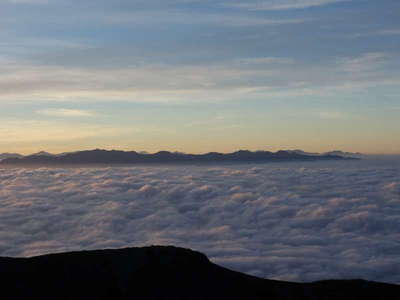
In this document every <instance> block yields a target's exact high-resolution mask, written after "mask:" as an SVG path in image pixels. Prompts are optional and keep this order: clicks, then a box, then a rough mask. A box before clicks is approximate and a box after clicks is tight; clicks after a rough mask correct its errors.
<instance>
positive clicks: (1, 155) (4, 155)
mask: <svg viewBox="0 0 400 300" xmlns="http://www.w3.org/2000/svg"><path fill="white" fill-rule="evenodd" d="M21 157H24V156H23V155H21V154H18V153H0V161H2V160H3V159H7V158H21Z"/></svg>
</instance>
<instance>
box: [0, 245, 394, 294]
mask: <svg viewBox="0 0 400 300" xmlns="http://www.w3.org/2000/svg"><path fill="white" fill-rule="evenodd" d="M0 280H1V291H0V297H1V299H4V300H20V299H24V300H26V299H29V300H39V299H40V300H58V299H60V300H61V299H63V300H64V299H71V300H100V299H104V300H105V299H110V300H125V299H127V300H128V299H129V300H131V299H138V300H156V299H158V300H160V299H174V300H175V299H182V300H183V299H185V300H192V299H193V300H195V299H196V300H200V299H215V300H225V299H226V300H228V299H229V300H236V299H237V300H239V299H240V300H243V299H249V300H252V299H268V300H275V299H276V300H277V299H282V300H283V299H284V300H347V299H348V300H350V299H351V300H369V299H370V300H379V299H382V300H398V299H400V286H397V285H391V284H384V283H376V282H368V281H363V280H347V281H346V280H344V281H341V280H339V281H321V282H316V283H303V284H301V283H291V282H283V281H274V280H267V279H261V278H257V277H253V276H249V275H246V274H242V273H239V272H234V271H231V270H228V269H226V268H223V267H220V266H218V265H215V264H213V263H211V262H210V261H209V260H208V259H207V257H206V256H205V255H203V254H201V253H199V252H195V251H191V250H188V249H182V248H176V247H171V246H168V247H162V246H152V247H144V248H127V249H119V250H97V251H83V252H71V253H61V254H50V255H45V256H38V257H33V258H0Z"/></svg>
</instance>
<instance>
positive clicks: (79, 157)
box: [0, 149, 356, 165]
mask: <svg viewBox="0 0 400 300" xmlns="http://www.w3.org/2000/svg"><path fill="white" fill-rule="evenodd" d="M342 153H344V152H342ZM340 154H341V153H340V152H339V153H336V152H335V153H324V154H319V155H316V154H313V153H311V154H310V153H307V152H303V151H301V150H286V151H284V150H280V151H277V152H269V151H254V152H252V151H248V150H239V151H236V152H232V153H218V152H209V153H206V154H187V153H181V152H169V151H159V152H157V153H153V154H148V153H143V152H135V151H119V150H101V149H95V150H86V151H77V152H68V153H61V154H50V153H48V152H43V151H42V152H38V153H35V154H31V155H27V156H21V155H17V154H16V155H14V156H12V155H9V156H8V157H5V158H4V159H2V160H1V161H0V164H3V165H21V164H24V165H64V164H137V163H214V162H270V161H302V160H343V159H356V158H355V157H350V156H349V155H340Z"/></svg>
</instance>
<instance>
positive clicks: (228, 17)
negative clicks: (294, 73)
mask: <svg viewBox="0 0 400 300" xmlns="http://www.w3.org/2000/svg"><path fill="white" fill-rule="evenodd" d="M94 19H95V20H97V21H101V22H106V23H107V24H124V25H126V24H137V25H151V24H186V25H190V24H192V25H213V26H215V25H217V26H231V27H236V26H240V27H242V26H243V27H245V26H263V25H281V24H297V23H304V22H306V21H307V19H295V18H281V19H277V18H261V17H254V16H246V15H241V14H207V13H195V12H182V11H141V12H126V13H121V12H118V13H113V14H109V15H106V16H104V15H99V16H94Z"/></svg>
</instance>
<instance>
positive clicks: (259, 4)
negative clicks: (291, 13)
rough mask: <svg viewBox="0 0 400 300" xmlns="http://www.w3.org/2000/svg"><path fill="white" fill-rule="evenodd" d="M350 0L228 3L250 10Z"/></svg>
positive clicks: (286, 0) (292, 7)
mask: <svg viewBox="0 0 400 300" xmlns="http://www.w3.org/2000/svg"><path fill="white" fill-rule="evenodd" d="M348 1H351V0H265V1H245V2H236V3H229V4H226V5H227V6H230V7H236V8H245V9H249V10H287V9H302V8H309V7H315V6H324V5H328V4H334V3H339V2H348Z"/></svg>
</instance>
